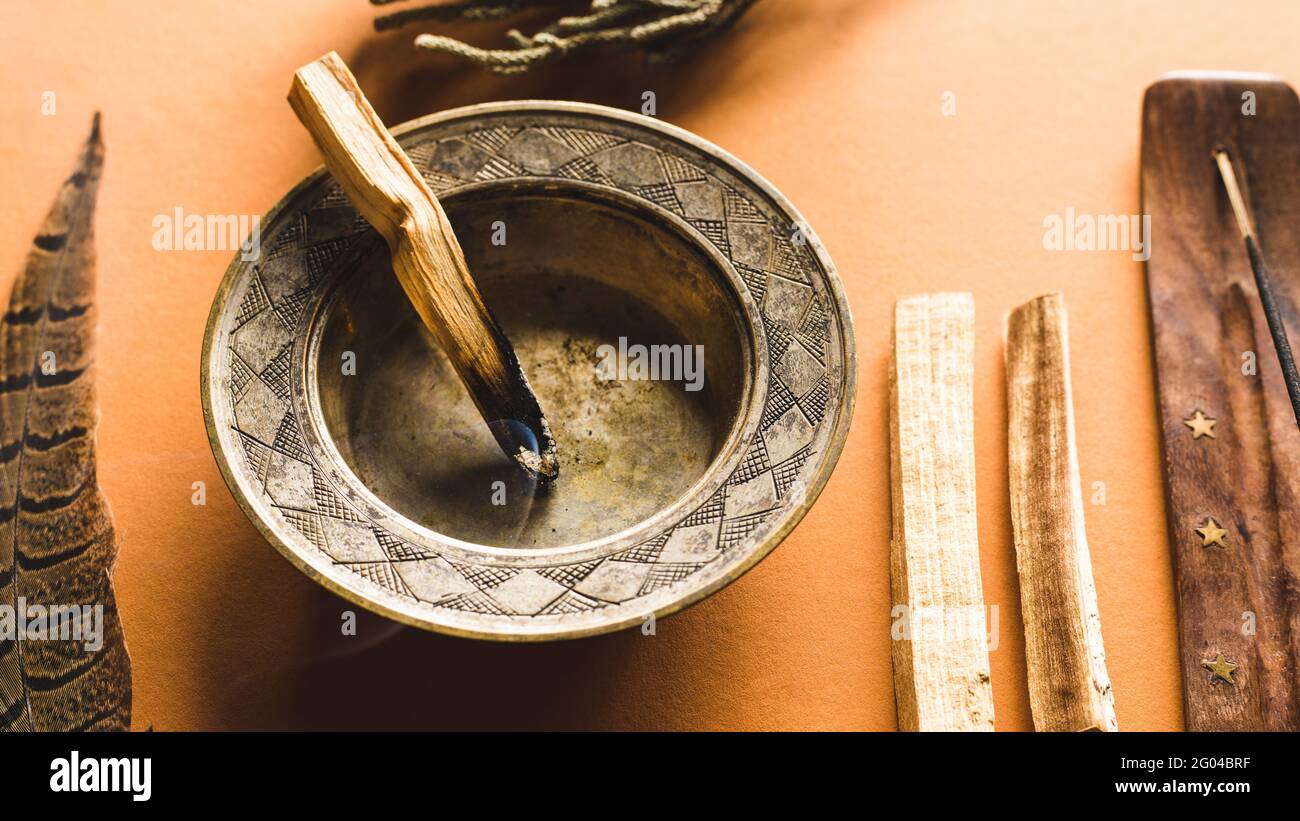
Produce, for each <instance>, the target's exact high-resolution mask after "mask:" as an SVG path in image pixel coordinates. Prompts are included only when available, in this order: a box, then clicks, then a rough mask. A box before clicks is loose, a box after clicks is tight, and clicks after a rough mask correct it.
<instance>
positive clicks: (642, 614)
mask: <svg viewBox="0 0 1300 821" xmlns="http://www.w3.org/2000/svg"><path fill="white" fill-rule="evenodd" d="M527 111H536V112H539V113H548V112H549V113H557V114H575V115H587V116H592V117H596V118H605V119H611V120H615V121H620V122H622V123H624V124H626V125H629V126H632V127H634V128H644V129H648V130H650V131H652V132H655V133H657V134H659V135H660V136H662V137H665V138H668V139H669V140H674V141H677V142H680V143H683V144H685V145H687V146H689V147H690V148H692V149H694V150H695V151H698V152H700V153H702V154H704V155H705V156H707V157H709V158H710V159H712V160H714V161H716V162H718V163H719V164H720V165H721V166H723V167H725V168H728V169H729V170H730V171H731V172H732V173H735V174H736V175H738V176H740V177H743V178H744V179H745V181H746V183H747V184H749V185H751V186H753V188H754V189H756V190H757V192H758V193H760V194H762V195H763V196H765V197H767V198H768V199H769V200H770V201H771V202H772V203H773V204H774V205H775V206H776V207H777V208H779V209H780V210H782V211H784V212H785V213H786V214H788V215H789V216H790V217H792V218H793V219H794V220H795V222H796V225H797V226H798V228H799V230H800V233H801V234H802V238H803V240H804V241H805V242H806V243H807V245H808V246H809V248H810V250H811V251H812V253H813V254H814V255H815V256H816V258H817V259H818V261H819V263H820V264H821V267H822V268H823V270H824V272H825V275H826V289H827V294H826V296H827V298H828V299H830V300H832V301H833V303H834V313H835V315H836V316H837V317H838V318H839V320H840V321H839V323H838V325H839V328H838V330H839V334H840V340H841V344H842V346H843V350H842V351H841V354H840V355H841V360H842V365H843V376H842V380H841V388H842V393H841V395H840V400H839V403H838V406H837V413H836V419H835V423H834V424H835V427H834V429H833V430H832V431H831V433H830V435H829V437H828V438H827V440H826V450H825V451H824V452H823V453H822V454H821V456H820V459H819V463H818V466H817V470H816V472H815V474H813V475H812V476H810V477H809V479H808V481H807V484H806V485H805V488H804V491H803V495H802V498H799V499H798V500H797V501H792V503H791V504H790V505H789V507H787V508H786V509H785V510H784V511H783V512H782V515H781V517H780V521H779V524H778V526H777V527H775V528H774V529H773V530H772V531H770V532H769V533H768V534H767V535H766V536H765V537H764V538H763V539H762V541H761V542H760V543H759V544H757V545H756V546H755V547H753V548H752V549H751V550H749V551H748V552H747V553H745V554H744V555H743V556H742V557H741V558H740V559H739V561H738V562H737V563H736V564H735V565H734V566H732V567H730V568H728V569H727V570H726V572H724V573H722V574H720V575H719V576H718V577H717V578H715V579H713V580H712V581H710V582H708V583H707V584H704V585H701V586H698V587H695V588H691V589H688V590H687V591H685V593H684V594H683V595H680V596H678V597H676V598H674V599H672V600H670V601H668V602H667V603H665V604H662V605H660V606H658V607H640V608H637V607H629V606H627V605H620V608H622V609H623V610H625V611H629V612H627V613H626V615H624V616H623V617H622V618H618V619H612V620H608V621H605V622H602V623H599V624H595V625H588V626H582V627H576V628H570V629H562V630H556V631H551V632H527V631H505V630H485V629H475V628H465V627H461V626H458V625H449V624H445V623H439V622H434V621H431V620H429V619H426V618H421V617H419V616H416V615H412V614H411V613H408V612H406V611H404V610H402V609H398V608H396V607H392V606H390V605H388V604H386V603H384V602H381V601H377V600H375V599H373V598H371V597H369V596H366V595H364V594H363V593H360V592H358V591H356V590H354V589H352V588H350V587H348V586H347V585H345V584H342V583H340V582H339V581H337V580H335V579H333V578H331V577H330V576H328V575H325V574H323V573H321V572H319V571H318V570H317V569H316V568H315V567H313V566H312V564H311V563H310V562H309V561H308V560H307V559H306V558H305V557H304V556H302V555H301V554H300V552H299V551H298V550H297V549H296V548H294V547H293V546H292V545H289V544H288V543H286V542H285V541H284V540H283V538H282V537H281V535H280V534H279V533H278V532H277V531H276V529H275V528H274V527H272V525H271V524H270V523H268V522H267V521H266V520H265V519H264V517H263V516H262V515H261V512H260V511H259V510H258V509H257V507H256V505H255V504H254V502H253V500H251V499H249V498H248V497H247V494H246V493H245V492H244V489H243V487H242V485H241V484H240V479H239V476H238V475H237V474H236V472H235V469H234V467H233V466H232V464H231V461H230V459H229V458H228V456H227V454H226V452H225V449H224V448H223V447H222V446H221V441H222V440H221V437H220V431H219V429H218V426H217V421H216V419H215V416H214V406H213V397H212V393H211V384H210V374H211V372H212V371H211V369H212V363H213V354H214V343H215V341H216V339H217V337H218V335H219V333H220V330H221V321H222V318H223V314H224V311H225V307H226V304H227V302H228V301H229V299H230V297H231V292H232V290H233V288H234V287H235V285H236V284H237V281H238V278H239V274H240V271H241V270H242V267H243V266H242V261H241V259H240V257H239V255H238V254H236V255H235V257H234V259H232V261H231V263H230V265H229V266H228V267H227V269H226V271H225V274H224V275H223V277H222V280H221V283H220V285H219V286H218V289H217V293H216V295H215V296H214V299H213V303H212V308H211V310H210V312H209V316H208V321H207V324H206V327H205V330H204V338H203V348H202V354H201V358H200V372H199V376H200V394H201V403H202V407H203V415H204V424H205V428H206V430H207V434H208V439H209V444H210V446H211V447H212V450H213V455H214V458H215V461H216V462H217V466H218V468H219V470H220V471H221V475H222V479H223V480H224V481H225V483H226V485H227V487H228V488H229V489H230V491H231V495H232V496H234V498H235V501H236V503H237V504H238V505H239V507H240V509H241V510H242V511H243V513H244V515H245V516H246V518H248V520H249V521H250V522H251V523H252V524H253V526H254V528H255V529H256V530H257V531H258V532H259V533H260V534H261V535H262V537H263V538H265V539H266V540H267V541H268V542H269V543H270V544H271V545H272V546H273V547H275V549H276V550H277V551H278V552H279V553H281V554H282V555H283V556H284V557H285V558H286V559H288V560H289V562H290V563H291V564H293V565H294V566H295V567H297V568H298V569H299V570H300V571H302V572H303V573H304V574H306V575H307V576H308V577H309V578H312V579H313V580H314V581H316V582H317V583H318V584H320V585H322V586H323V587H325V588H326V589H328V590H330V591H331V592H333V593H335V594H337V595H339V596H341V597H343V598H345V599H346V600H348V601H351V602H355V603H357V604H359V605H361V606H363V607H365V608H366V609H368V610H371V611H373V612H376V613H379V614H381V615H384V616H386V617H388V618H391V619H393V620H395V621H397V622H399V623H402V624H406V625H409V626H413V627H419V628H422V629H425V630H431V631H434V632H439V633H444V634H448V635H455V636H460V637H466V638H476V639H489V640H494V641H504V642H534V641H549V640H555V639H567V638H580V637H584V636H592V635H599V634H603V633H609V632H615V631H619V630H623V629H627V628H628V627H631V626H633V625H636V624H639V623H642V622H643V621H644V619H645V618H646V617H647V616H649V615H654V616H655V617H664V616H667V615H670V614H672V613H675V612H678V611H680V610H683V609H685V608H686V607H689V606H690V605H692V604H695V603H697V602H699V601H701V600H703V599H704V598H707V597H708V596H710V595H712V594H713V593H715V592H717V591H718V590H720V589H721V588H723V587H725V586H726V585H728V584H730V583H731V582H733V581H735V580H736V579H737V578H739V577H740V576H742V575H744V574H745V573H746V572H748V571H749V570H750V569H752V568H753V567H754V566H755V565H757V564H758V562H760V561H761V560H762V559H763V558H765V557H766V556H767V555H768V554H769V553H771V552H772V550H774V549H775V548H776V547H777V546H778V545H779V544H781V543H782V542H783V541H784V540H785V538H786V537H787V536H788V535H789V534H790V532H791V531H792V530H793V529H794V528H795V527H796V526H797V525H798V523H799V522H800V521H801V520H802V519H803V517H804V516H805V515H806V514H807V512H808V510H809V509H810V508H811V507H812V505H813V503H814V502H815V501H816V499H817V497H818V496H819V495H820V493H821V491H822V490H823V489H824V487H825V485H826V482H827V481H828V480H829V478H830V475H831V473H832V472H833V471H834V468H835V465H836V464H837V463H838V460H839V457H840V455H841V453H842V451H843V447H844V443H845V441H846V440H847V437H848V431H849V427H850V425H851V422H852V418H853V411H854V406H855V404H856V386H857V351H856V345H855V340H854V328H853V320H852V314H851V311H850V308H849V304H848V300H847V298H846V295H845V293H844V288H843V283H842V282H841V281H840V279H839V276H838V273H837V271H836V268H835V266H834V263H833V262H832V261H831V259H830V256H829V254H827V253H826V250H825V247H824V246H823V244H822V243H821V241H820V239H819V238H818V237H817V235H816V234H815V232H814V231H813V230H812V229H811V227H810V226H809V225H808V223H807V221H806V220H805V219H804V218H803V216H802V214H800V212H799V211H798V210H797V209H796V208H795V207H794V206H793V204H791V203H790V202H789V200H787V199H786V197H785V196H784V195H782V194H781V193H780V192H779V191H778V190H777V189H776V188H775V187H774V186H773V185H772V184H771V183H769V182H768V181H767V180H766V179H764V178H763V177H762V176H761V175H760V174H758V173H757V172H756V171H754V170H753V169H752V168H751V167H750V166H748V165H747V164H746V163H744V162H743V161H741V160H739V159H737V158H736V157H734V156H733V155H731V154H730V153H729V152H727V151H725V150H723V149H721V148H719V147H717V146H715V145H713V144H712V143H710V142H709V141H707V140H705V139H703V138H701V137H699V136H697V135H695V134H692V133H691V132H689V131H686V130H685V129H682V128H679V127H677V126H673V125H671V124H669V123H665V122H663V121H660V120H657V119H654V118H651V117H646V116H643V115H639V114H635V113H632V112H628V111H624V110H621V109H615V108H610V107H607V106H601V105H596V104H592V103H580V102H570V101H555V100H510V101H501V102H492V103H480V104H475V105H470V106H463V107H460V108H454V109H449V110H446V111H441V112H437V113H434V114H429V115H426V116H424V117H419V118H416V119H414V120H410V121H408V122H405V123H402V124H401V125H398V126H396V127H394V128H393V129H392V132H393V134H394V135H395V136H398V137H401V136H403V135H404V134H406V133H408V132H411V131H416V130H419V129H423V128H426V127H429V126H434V125H438V124H443V123H450V122H454V121H460V120H472V119H474V118H477V117H482V116H485V115H489V116H490V115H495V114H511V113H523V112H527ZM325 175H326V171H325V169H324V168H323V167H317V168H316V169H315V170H313V171H312V172H311V173H310V174H308V175H307V176H306V177H305V178H304V179H303V180H301V181H300V182H299V183H298V184H297V185H295V186H294V187H293V188H292V189H291V190H290V191H289V192H287V193H286V194H285V195H283V196H282V197H281V198H280V200H279V201H278V202H277V204H276V205H275V206H274V207H273V208H272V209H271V210H269V211H268V212H267V213H266V215H265V216H264V217H263V223H264V224H267V225H272V224H274V221H275V219H276V217H277V216H278V215H279V213H280V212H281V210H283V209H285V208H287V207H289V206H290V205H292V204H293V203H294V201H295V199H296V198H297V197H298V196H299V195H300V194H302V193H303V192H304V191H305V190H307V189H308V188H309V187H311V186H313V185H315V184H316V183H317V182H318V181H319V180H320V179H321V178H322V177H323V176H325ZM716 466H717V462H716V461H714V462H713V463H711V464H710V468H709V472H708V473H706V477H707V476H708V475H709V473H711V472H712V471H713V470H714V469H715V468H716ZM656 518H657V517H656ZM629 604H630V603H629Z"/></svg>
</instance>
